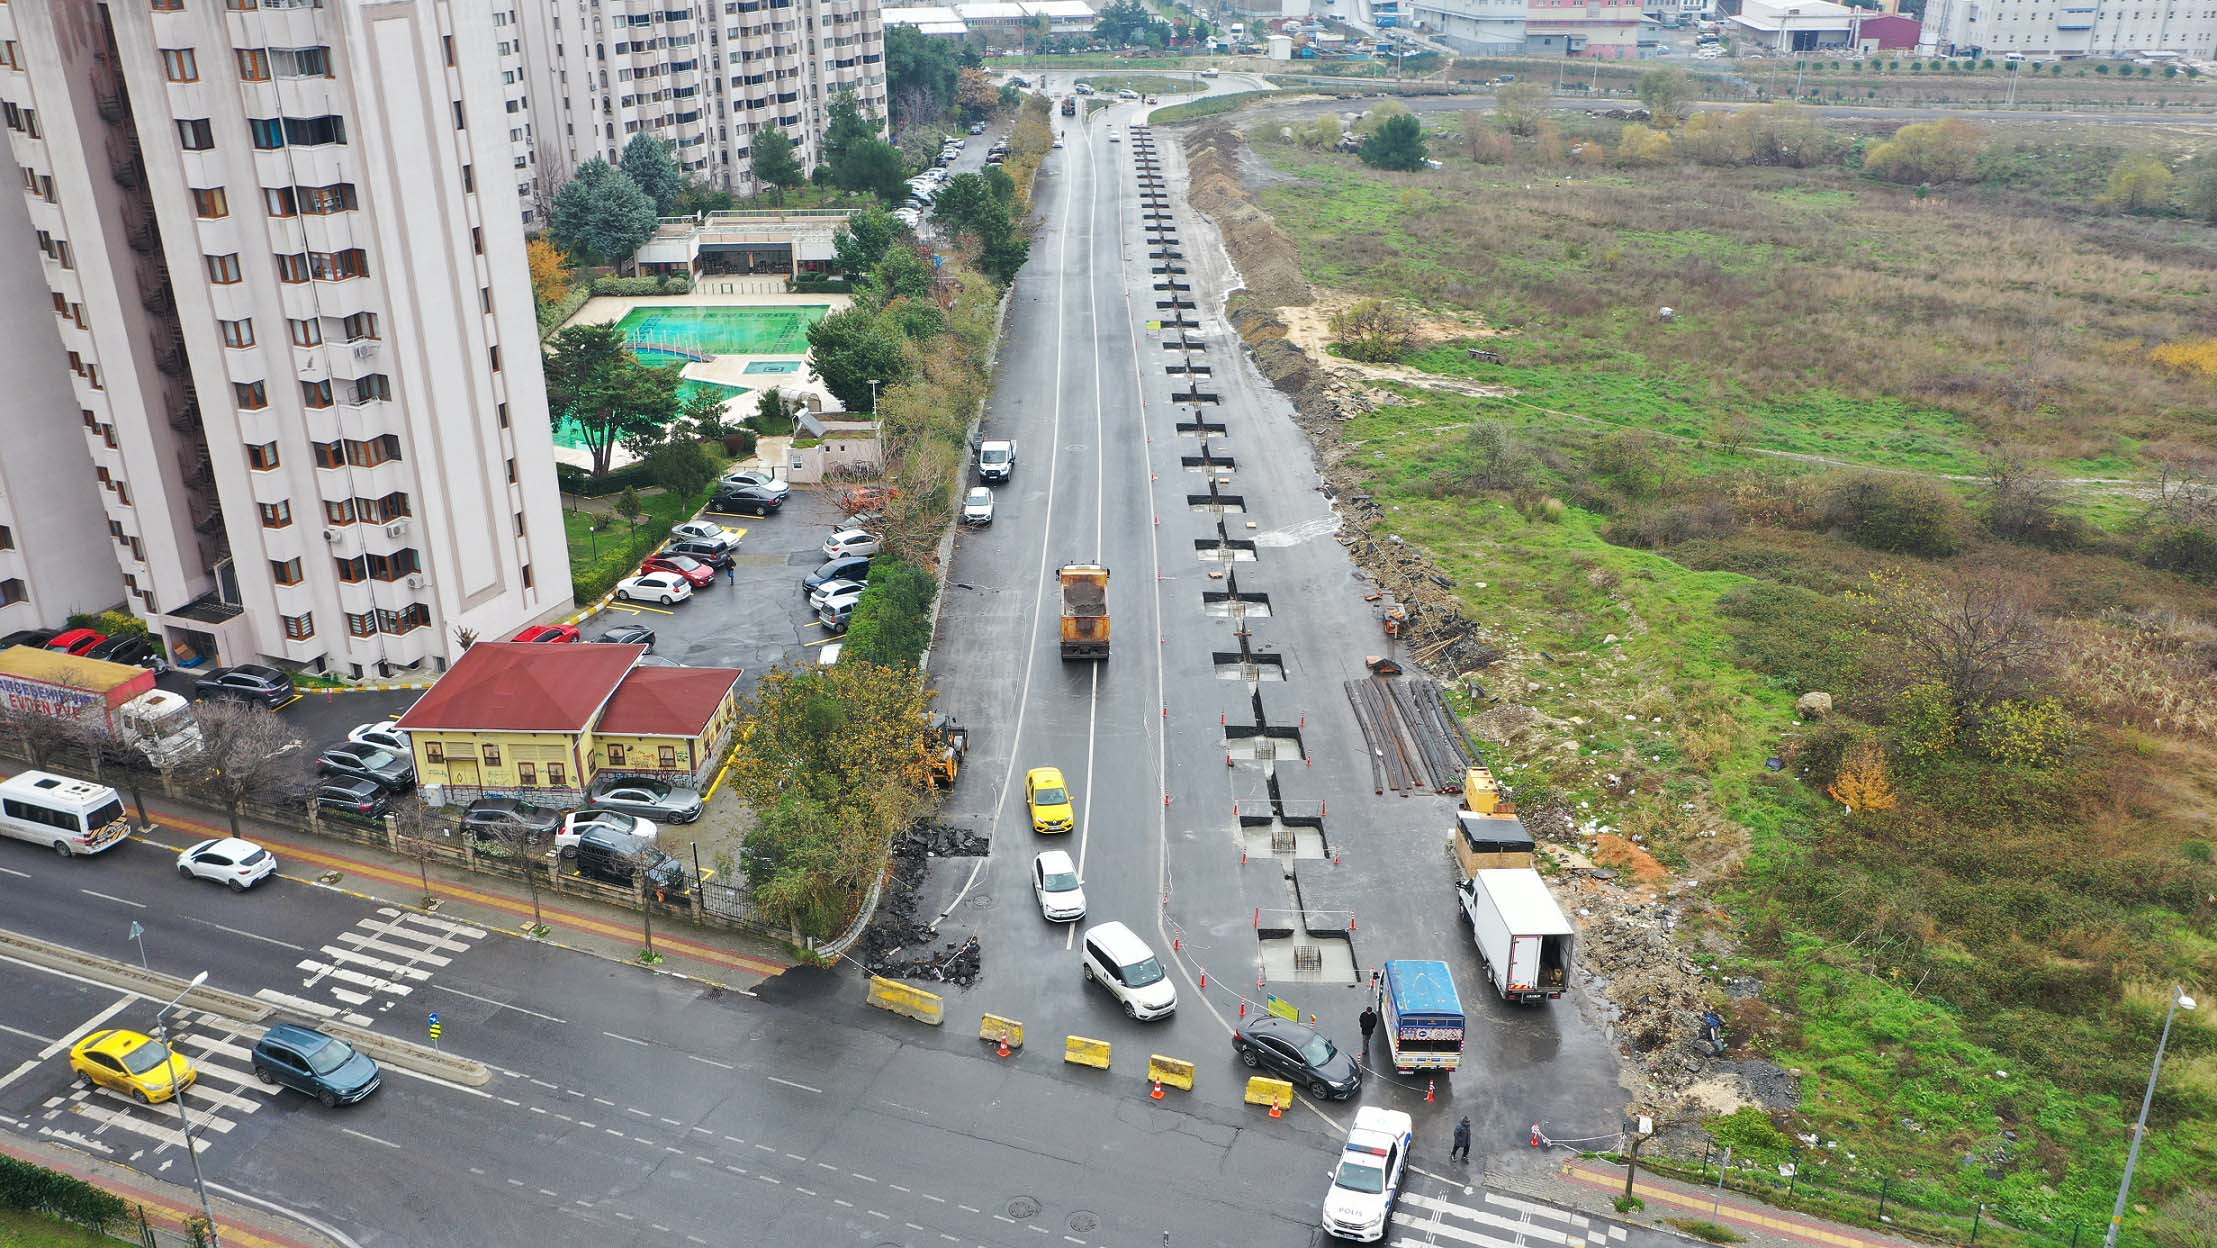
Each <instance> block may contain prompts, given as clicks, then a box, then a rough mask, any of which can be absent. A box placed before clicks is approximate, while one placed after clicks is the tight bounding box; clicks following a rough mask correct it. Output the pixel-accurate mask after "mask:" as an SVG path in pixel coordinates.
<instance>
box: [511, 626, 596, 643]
mask: <svg viewBox="0 0 2217 1248" xmlns="http://www.w3.org/2000/svg"><path fill="white" fill-rule="evenodd" d="M509 640H511V641H540V642H555V643H566V642H573V641H577V640H580V639H579V637H578V634H577V625H575V624H534V625H532V626H531V627H529V628H527V629H525V630H523V631H522V632H520V633H517V634H516V635H515V636H514V637H511V638H509Z"/></svg>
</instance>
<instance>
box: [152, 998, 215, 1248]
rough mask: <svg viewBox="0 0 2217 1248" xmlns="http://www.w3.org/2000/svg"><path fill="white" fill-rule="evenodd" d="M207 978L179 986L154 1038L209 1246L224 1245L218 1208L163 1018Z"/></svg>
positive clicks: (159, 1015) (158, 1018)
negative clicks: (203, 1168)
mask: <svg viewBox="0 0 2217 1248" xmlns="http://www.w3.org/2000/svg"><path fill="white" fill-rule="evenodd" d="M207 982H208V972H206V971H202V972H200V973H199V974H198V975H195V976H193V977H192V982H191V983H189V984H186V985H185V986H184V987H183V988H181V989H179V990H178V992H177V995H176V996H174V997H171V998H170V999H169V1004H168V1005H165V1006H163V1007H162V1008H161V1009H159V1010H156V1011H155V1012H154V1038H155V1039H157V1040H159V1041H161V1042H162V1051H163V1053H165V1054H166V1055H167V1056H165V1057H164V1058H163V1059H162V1065H163V1067H164V1068H165V1069H166V1070H167V1071H168V1074H169V1099H170V1100H172V1101H174V1102H176V1104H177V1124H178V1127H179V1129H180V1130H182V1131H183V1132H184V1136H185V1156H186V1158H187V1159H189V1160H190V1161H191V1162H192V1185H193V1189H194V1190H195V1191H197V1192H199V1193H200V1216H201V1217H202V1218H205V1219H206V1220H207V1222H208V1248H222V1246H221V1244H220V1243H219V1242H218V1241H217V1239H216V1212H215V1210H214V1209H212V1208H210V1207H209V1205H208V1185H207V1183H206V1182H204V1181H203V1180H202V1179H201V1177H200V1151H199V1150H198V1149H196V1148H194V1147H193V1145H192V1119H191V1118H190V1117H189V1116H187V1115H186V1113H185V1090H184V1089H183V1088H181V1087H178V1086H177V1046H175V1045H173V1044H171V1043H170V1042H169V1028H167V1027H165V1026H163V1025H162V1019H164V1018H165V1017H167V1016H168V1015H169V1012H170V1011H171V1010H174V1009H176V1008H177V1003H178V1002H179V1001H182V1000H184V999H185V994H186V993H188V992H191V991H192V990H193V989H195V988H198V987H199V986H200V985H202V984H205V983H207Z"/></svg>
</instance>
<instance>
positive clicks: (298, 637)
mask: <svg viewBox="0 0 2217 1248" xmlns="http://www.w3.org/2000/svg"><path fill="white" fill-rule="evenodd" d="M277 618H278V619H280V620H283V621H284V622H285V640H287V641H306V640H308V639H309V638H310V637H313V636H315V635H316V617H315V615H314V614H313V613H310V614H308V615H281V616H278V617H277Z"/></svg>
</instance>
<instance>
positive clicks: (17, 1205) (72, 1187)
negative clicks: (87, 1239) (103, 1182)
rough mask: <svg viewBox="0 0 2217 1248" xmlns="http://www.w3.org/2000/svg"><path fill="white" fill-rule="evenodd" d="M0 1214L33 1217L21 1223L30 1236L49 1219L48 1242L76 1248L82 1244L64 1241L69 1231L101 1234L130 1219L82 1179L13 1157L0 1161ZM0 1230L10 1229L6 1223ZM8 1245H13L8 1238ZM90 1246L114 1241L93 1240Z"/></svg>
mask: <svg viewBox="0 0 2217 1248" xmlns="http://www.w3.org/2000/svg"><path fill="white" fill-rule="evenodd" d="M0 1214H29V1215H34V1217H32V1218H31V1219H28V1220H27V1221H25V1222H24V1225H27V1226H28V1227H29V1228H30V1230H29V1232H28V1233H30V1234H40V1233H42V1232H41V1222H42V1221H43V1220H45V1219H52V1221H51V1222H45V1224H44V1225H45V1227H47V1228H49V1229H48V1230H47V1231H46V1232H45V1233H47V1234H48V1236H49V1238H50V1240H51V1242H53V1243H55V1244H75V1243H78V1242H81V1241H79V1240H77V1239H72V1238H68V1237H67V1233H68V1231H69V1230H70V1228H72V1227H83V1228H88V1229H90V1230H94V1231H103V1230H106V1229H107V1228H109V1227H113V1226H121V1225H122V1224H123V1221H124V1219H126V1218H127V1217H129V1216H130V1207H129V1206H128V1205H126V1204H124V1203H123V1201H122V1200H121V1199H120V1198H118V1197H116V1196H114V1195H111V1194H110V1193H107V1192H104V1191H102V1190H100V1189H99V1188H97V1187H94V1186H93V1185H92V1184H90V1183H87V1182H85V1181H84V1180H83V1179H77V1178H72V1177H70V1176H69V1175H66V1174H62V1173H59V1172H57V1171H53V1170H49V1169H47V1168H46V1167H44V1166H35V1165H32V1164H31V1163H29V1162H26V1161H17V1160H16V1159H15V1158H13V1157H0ZM0 1229H10V1227H9V1223H7V1222H0ZM11 1235H12V1230H11ZM9 1242H10V1243H13V1242H15V1241H14V1240H13V1239H12V1238H11V1239H10V1240H9ZM33 1242H36V1241H33ZM92 1242H94V1243H109V1242H113V1241H110V1240H107V1239H105V1238H104V1237H101V1236H94V1237H93V1238H92Z"/></svg>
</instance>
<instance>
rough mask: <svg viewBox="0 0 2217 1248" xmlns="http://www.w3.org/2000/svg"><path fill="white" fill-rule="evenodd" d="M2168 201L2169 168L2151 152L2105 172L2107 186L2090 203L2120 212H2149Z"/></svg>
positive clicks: (2169, 188) (2169, 195) (2135, 153)
mask: <svg viewBox="0 0 2217 1248" xmlns="http://www.w3.org/2000/svg"><path fill="white" fill-rule="evenodd" d="M2170 198H2171V167H2170V166H2169V165H2166V164H2164V163H2163V160H2162V158H2161V157H2159V156H2157V155H2155V154H2154V153H2153V152H2133V153H2131V154H2130V155H2128V156H2126V157H2125V158H2124V159H2123V160H2120V161H2118V162H2117V167H2116V168H2114V169H2111V170H2110V171H2109V185H2108V186H2107V187H2106V188H2104V189H2103V191H2102V193H2101V194H2100V195H2099V196H2096V197H2095V200H2094V202H2095V203H2096V204H2098V205H2100V206H2101V207H2103V208H2112V209H2116V210H2118V211H2121V212H2153V211H2155V210H2157V209H2159V208H2162V207H2164V206H2165V205H2166V204H2168V203H2169V202H2170Z"/></svg>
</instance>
